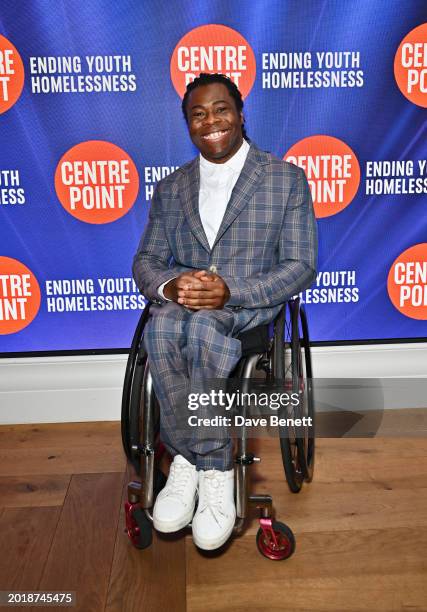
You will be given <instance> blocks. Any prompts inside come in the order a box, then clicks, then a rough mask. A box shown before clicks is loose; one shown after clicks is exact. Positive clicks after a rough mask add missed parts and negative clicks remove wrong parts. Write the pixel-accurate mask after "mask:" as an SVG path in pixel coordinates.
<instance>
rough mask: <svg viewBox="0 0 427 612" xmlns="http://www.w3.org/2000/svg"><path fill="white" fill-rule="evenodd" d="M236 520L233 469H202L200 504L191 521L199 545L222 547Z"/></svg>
mask: <svg viewBox="0 0 427 612" xmlns="http://www.w3.org/2000/svg"><path fill="white" fill-rule="evenodd" d="M235 520H236V506H235V505H234V470H233V469H231V470H228V471H227V472H220V471H219V470H206V471H203V470H200V471H199V505H198V507H197V510H196V514H195V515H194V518H193V522H192V527H193V540H194V543H195V544H196V546H198V547H199V548H202V549H203V550H214V549H215V548H219V547H220V546H222V545H223V544H224V543H225V542H226V541H227V540H228V538H229V537H230V535H231V533H232V531H233V527H234V522H235Z"/></svg>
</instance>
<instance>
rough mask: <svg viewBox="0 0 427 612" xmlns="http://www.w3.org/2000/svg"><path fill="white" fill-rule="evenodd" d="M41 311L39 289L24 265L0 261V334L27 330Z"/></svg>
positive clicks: (8, 259)
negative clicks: (25, 328)
mask: <svg viewBox="0 0 427 612" xmlns="http://www.w3.org/2000/svg"><path fill="white" fill-rule="evenodd" d="M39 308H40V287H39V284H38V282H37V279H36V277H35V276H34V274H33V273H32V272H31V270H29V269H28V268H27V267H26V266H24V264H23V263H21V262H20V261H18V260H17V259H12V258H10V257H0V334H14V333H15V332H18V331H21V329H24V327H27V325H29V324H30V323H31V321H32V320H33V319H34V318H35V316H36V315H37V313H38V311H39Z"/></svg>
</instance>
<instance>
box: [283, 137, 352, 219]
mask: <svg viewBox="0 0 427 612" xmlns="http://www.w3.org/2000/svg"><path fill="white" fill-rule="evenodd" d="M283 159H285V160H286V161H288V162H291V163H293V164H296V165H297V166H299V167H300V168H302V169H303V170H304V171H305V173H306V175H307V179H308V183H309V185H310V189H311V195H312V197H313V203H314V211H315V213H316V217H317V218H318V219H320V218H322V217H330V216H331V215H336V214H337V213H339V212H341V211H342V210H344V208H346V206H348V205H349V204H350V202H351V201H352V199H353V198H354V196H355V195H356V193H357V190H358V188H359V183H360V166H359V162H358V161H357V157H356V155H355V153H354V152H353V151H352V150H351V149H350V147H349V146H348V145H347V144H346V143H345V142H343V141H342V140H338V138H333V137H332V136H323V135H322V136H309V137H308V138H304V139H303V140H300V141H299V142H297V143H296V144H294V145H293V146H292V147H291V148H290V149H289V151H288V152H287V153H286V155H285V157H284V158H283Z"/></svg>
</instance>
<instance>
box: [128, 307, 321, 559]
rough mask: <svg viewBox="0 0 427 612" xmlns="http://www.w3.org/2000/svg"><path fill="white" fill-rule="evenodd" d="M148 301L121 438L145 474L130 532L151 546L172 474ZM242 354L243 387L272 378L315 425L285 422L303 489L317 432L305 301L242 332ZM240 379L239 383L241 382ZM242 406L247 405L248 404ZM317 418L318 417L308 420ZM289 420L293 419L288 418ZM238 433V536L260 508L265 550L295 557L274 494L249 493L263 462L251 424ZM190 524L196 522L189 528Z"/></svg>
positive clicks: (289, 470) (290, 479)
mask: <svg viewBox="0 0 427 612" xmlns="http://www.w3.org/2000/svg"><path fill="white" fill-rule="evenodd" d="M149 309H150V303H149V302H148V303H147V305H146V307H145V309H144V310H143V312H142V315H141V317H140V320H139V322H138V325H137V328H136V331H135V334H134V337H133V341H132V346H131V349H130V353H129V357H128V361H127V366H126V372H125V379H124V386H123V396H122V418H121V432H122V443H123V448H124V451H125V454H126V456H127V459H128V461H129V462H130V463H131V465H132V466H133V468H134V470H135V472H136V475H137V476H139V477H140V480H133V481H131V482H129V484H128V501H127V502H125V517H126V531H127V534H128V536H129V539H130V541H131V543H132V544H133V546H135V547H136V548H140V549H144V548H147V547H148V546H150V545H151V543H152V530H153V525H152V523H153V516H152V509H153V506H154V501H155V497H156V495H157V493H158V492H159V491H160V490H161V489H162V488H163V486H164V484H165V482H166V476H165V474H164V473H163V472H162V471H161V469H160V467H159V462H160V459H161V457H162V454H163V452H164V450H165V449H164V447H163V445H162V443H161V441H160V439H159V423H160V419H159V406H158V403H157V400H156V397H155V394H154V390H153V385H152V379H151V374H150V371H149V368H148V362H147V353H146V351H145V348H144V345H143V332H144V326H145V324H146V322H147V320H148V318H149ZM236 337H237V338H238V339H239V340H240V341H241V343H242V356H241V359H240V361H239V363H238V364H237V366H236V368H235V370H234V371H233V373H232V375H231V376H234V377H236V378H238V379H239V380H240V381H241V391H243V392H245V391H246V390H247V389H248V383H249V379H250V378H251V377H254V376H258V377H261V378H265V380H266V381H267V383H268V382H273V383H274V384H275V385H279V386H280V388H282V389H283V390H284V391H288V392H289V391H292V393H297V394H298V398H299V401H298V402H297V406H288V407H287V409H286V410H287V415H288V417H292V418H293V419H300V421H301V422H303V423H304V421H305V422H311V426H310V427H307V426H304V425H303V426H301V427H300V426H297V425H298V423H299V422H300V421H297V423H296V424H295V425H294V426H292V427H289V426H286V427H282V426H279V436H280V449H281V455H282V461H283V467H284V472H285V476H286V481H287V484H288V487H289V489H290V491H291V492H292V493H298V492H299V491H300V490H301V488H302V486H303V483H304V482H306V483H309V482H311V480H312V478H313V468H314V456H315V452H314V451H315V435H314V398H313V386H312V364H311V354H310V343H309V334H308V326H307V318H306V314H305V310H304V308H303V306H302V305H301V304H300V299H299V298H296V299H293V300H290V301H289V302H287V303H285V304H284V305H283V306H282V308H281V310H280V312H279V314H278V315H277V317H276V318H275V320H274V321H273V322H272V323H271V324H270V325H262V326H259V327H256V328H253V329H251V330H249V331H246V332H243V333H240V334H238V335H236ZM239 384H240V383H239ZM243 410H245V408H244V407H243ZM302 417H311V421H310V420H308V421H307V419H305V420H304V419H302ZM284 421H286V422H287V419H285V420H284ZM239 431H240V433H239V435H238V437H237V440H236V442H237V445H236V446H237V453H236V458H235V501H236V522H235V526H234V532H233V533H234V534H236V535H240V534H241V533H242V532H243V529H244V523H245V519H247V517H248V511H249V506H250V505H254V506H255V507H256V508H257V509H258V510H259V525H260V526H259V529H258V532H257V535H256V544H257V548H258V550H259V552H260V553H261V554H262V555H264V556H265V557H267V558H268V559H272V560H283V559H287V558H289V557H290V556H291V555H292V554H293V552H294V550H295V537H294V535H293V533H292V531H291V529H290V528H289V527H288V526H287V525H285V524H284V523H280V522H279V521H276V520H274V518H273V516H274V515H273V501H272V497H271V495H256V494H253V493H249V490H250V489H249V474H250V466H251V465H252V464H253V463H255V462H258V461H260V460H261V459H260V458H259V457H256V456H254V454H253V453H251V452H250V450H249V444H248V436H247V430H246V428H245V427H242V428H241V429H240V430H239ZM190 526H191V524H190V525H189V527H190Z"/></svg>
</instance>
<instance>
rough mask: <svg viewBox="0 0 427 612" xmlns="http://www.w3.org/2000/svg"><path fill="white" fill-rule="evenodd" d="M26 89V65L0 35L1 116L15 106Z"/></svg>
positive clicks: (7, 41) (8, 42)
mask: <svg viewBox="0 0 427 612" xmlns="http://www.w3.org/2000/svg"><path fill="white" fill-rule="evenodd" d="M23 87H24V64H23V63H22V59H21V56H20V55H19V53H18V51H17V50H16V48H15V47H14V46H13V45H12V43H11V42H10V41H9V40H7V38H5V37H4V36H1V34H0V114H1V113H5V112H6V111H7V110H9V108H10V107H11V106H13V105H14V104H15V102H16V101H17V100H18V98H19V96H20V95H21V92H22V88H23Z"/></svg>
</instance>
